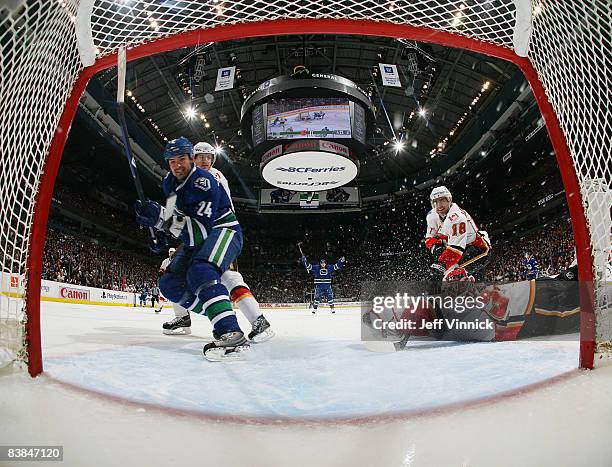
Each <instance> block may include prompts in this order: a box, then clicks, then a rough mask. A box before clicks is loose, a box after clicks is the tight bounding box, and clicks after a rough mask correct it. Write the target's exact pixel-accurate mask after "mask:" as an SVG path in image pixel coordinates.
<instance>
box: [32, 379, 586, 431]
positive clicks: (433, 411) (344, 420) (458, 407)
mask: <svg viewBox="0 0 612 467" xmlns="http://www.w3.org/2000/svg"><path fill="white" fill-rule="evenodd" d="M584 371H585V370H583V369H579V368H576V369H573V370H570V371H567V372H565V373H561V374H559V375H557V376H553V377H552V378H547V379H545V380H543V381H539V382H537V383H532V384H528V385H527V386H522V387H520V388H516V389H510V390H508V391H503V392H500V393H499V394H494V395H492V396H487V397H482V398H477V399H472V400H467V401H463V402H456V403H453V404H447V405H442V406H439V407H432V408H428V409H416V410H403V411H399V412H397V413H393V414H381V415H368V416H358V417H332V418H307V417H243V416H232V415H219V414H213V413H209V412H205V411H198V410H185V409H177V408H173V407H167V406H165V405H161V404H156V403H152V402H137V401H133V400H131V399H126V398H123V397H120V396H116V395H113V394H107V393H104V392H101V391H96V390H95V389H88V388H84V387H82V386H79V385H77V384H73V383H68V382H66V381H62V380H61V379H59V378H57V377H55V376H53V375H50V374H49V372H45V373H43V375H42V378H47V379H49V380H51V381H52V382H54V383H56V384H58V385H60V386H62V387H65V388H67V389H69V390H72V391H75V392H78V393H81V394H85V395H93V396H95V397H97V398H99V399H101V400H106V401H109V402H114V403H117V404H121V405H123V406H127V407H133V408H139V409H141V408H146V409H147V410H152V411H153V412H156V413H159V414H163V415H171V416H178V417H182V418H191V419H194V420H199V421H208V422H216V423H231V424H236V425H245V424H247V425H268V426H273V425H276V426H282V425H288V426H303V427H309V426H310V427H313V428H314V427H321V426H328V425H347V426H355V425H374V424H379V423H382V422H393V421H402V420H412V419H416V418H423V417H436V416H442V415H448V414H452V413H456V412H459V411H463V410H466V409H473V408H477V407H486V406H488V405H493V404H496V403H498V402H501V401H504V400H509V399H514V398H517V397H518V396H523V395H526V394H530V393H532V392H535V391H537V390H539V389H542V388H544V387H548V386H552V385H554V384H559V383H561V382H564V381H567V380H569V379H571V378H574V377H577V376H578V375H581V374H583V373H584Z"/></svg>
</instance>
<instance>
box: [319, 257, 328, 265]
mask: <svg viewBox="0 0 612 467" xmlns="http://www.w3.org/2000/svg"><path fill="white" fill-rule="evenodd" d="M319 264H327V260H326V259H325V258H321V259H320V260H319Z"/></svg>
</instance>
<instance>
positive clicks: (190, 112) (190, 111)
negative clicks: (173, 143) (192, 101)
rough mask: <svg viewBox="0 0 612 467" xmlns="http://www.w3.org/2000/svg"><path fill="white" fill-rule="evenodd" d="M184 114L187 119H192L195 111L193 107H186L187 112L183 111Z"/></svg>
mask: <svg viewBox="0 0 612 467" xmlns="http://www.w3.org/2000/svg"><path fill="white" fill-rule="evenodd" d="M185 113H186V114H187V118H193V117H195V116H196V111H195V109H194V108H193V107H187V110H185Z"/></svg>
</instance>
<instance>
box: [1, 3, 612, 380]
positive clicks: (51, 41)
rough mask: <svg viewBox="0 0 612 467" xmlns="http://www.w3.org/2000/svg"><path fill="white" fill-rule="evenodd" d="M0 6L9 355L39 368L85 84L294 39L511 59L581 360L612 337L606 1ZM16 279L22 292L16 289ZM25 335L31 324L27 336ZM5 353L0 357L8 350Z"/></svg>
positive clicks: (610, 16)
mask: <svg viewBox="0 0 612 467" xmlns="http://www.w3.org/2000/svg"><path fill="white" fill-rule="evenodd" d="M8 3H9V4H8V5H6V3H5V4H4V5H3V6H0V46H1V52H0V59H1V60H0V80H1V81H0V83H1V86H0V106H1V110H2V112H1V114H0V125H1V132H0V138H2V145H1V147H2V154H1V161H2V164H1V166H0V190H1V195H2V205H1V206H0V210H1V212H2V215H1V216H0V256H2V263H0V266H1V269H0V288H1V289H0V349H2V348H5V349H9V351H10V352H12V354H13V355H14V357H15V358H16V359H18V360H22V361H25V362H27V364H28V369H29V372H30V374H32V375H36V374H38V373H40V372H41V371H42V349H41V343H40V285H41V282H40V281H41V272H42V271H41V269H42V264H41V263H42V254H43V249H44V243H45V232H46V227H47V219H48V214H49V209H50V205H51V196H52V193H53V187H54V183H55V178H56V175H57V171H58V169H59V165H60V160H61V155H62V152H63V149H64V145H65V142H66V139H67V136H68V132H69V130H70V125H71V123H72V120H73V118H74V115H75V113H76V110H77V108H78V105H79V100H80V98H81V96H82V94H83V92H84V90H85V87H86V85H87V83H88V81H89V79H90V78H91V77H92V76H93V75H94V74H95V73H97V72H99V71H102V70H104V69H107V68H110V67H113V66H115V65H116V63H117V49H118V48H119V47H120V46H127V48H128V50H127V58H128V60H134V59H138V58H142V57H145V56H148V55H152V54H156V53H161V52H165V51H170V50H174V49H177V48H181V47H188V46H195V45H198V44H205V43H209V42H219V41H225V40H236V39H241V38H246V37H264V36H268V37H272V36H275V35H290V34H344V35H367V36H381V37H390V38H402V39H410V40H416V41H423V42H431V43H436V44H440V45H445V46H449V47H456V48H463V49H467V50H471V51H475V52H479V53H482V54H485V55H490V56H494V57H497V58H500V59H504V60H508V61H511V62H513V63H514V64H515V65H516V66H518V67H519V68H520V69H521V70H522V72H523V73H524V74H525V77H526V79H527V80H528V81H529V84H530V85H531V88H532V90H533V93H534V96H535V98H536V100H537V103H538V105H539V108H540V111H541V113H542V116H543V117H544V120H545V122H546V127H547V130H548V133H549V136H550V139H551V141H552V144H553V147H554V150H555V153H556V157H557V161H558V164H559V169H560V172H561V176H562V178H563V183H564V186H565V191H566V195H567V202H568V206H569V210H570V215H571V218H572V227H573V231H574V238H575V243H576V251H577V258H578V265H579V277H580V280H581V281H582V284H583V287H582V288H581V299H582V300H581V318H582V320H581V348H580V366H581V367H585V368H591V367H592V366H593V362H594V355H595V351H596V345H597V344H598V343H605V342H609V341H610V340H611V337H612V325H611V322H610V316H609V314H610V310H609V301H608V300H609V297H608V296H607V295H606V293H605V292H606V291H605V286H606V282H605V280H606V279H605V268H606V266H607V265H608V262H609V257H608V255H609V252H610V237H609V234H610V213H609V211H610V183H611V178H612V177H611V168H610V163H609V154H610V153H609V151H610V148H611V147H612V129H611V127H610V121H611V119H610V112H609V110H607V109H608V107H609V102H608V100H607V97H606V92H607V90H609V89H611V88H612V82H611V80H612V78H611V76H612V63H611V58H610V54H609V51H610V50H611V49H612V44H611V40H610V30H609V25H610V24H612V5H611V4H610V3H609V2H608V1H607V0H591V1H579V0H565V1H563V0H555V1H552V0H541V1H536V0H534V1H533V3H532V1H531V0H488V1H486V2H485V1H480V0H479V1H476V0H464V1H460V0H411V1H407V0H394V1H379V0H376V1H373V0H318V1H312V2H303V1H301V0H266V1H263V0H261V1H258V0H238V1H233V2H227V1H226V2H224V1H221V0H218V1H204V2H202V1H184V2H180V3H176V4H170V3H161V2H157V1H154V0H147V1H138V0H116V1H108V0H96V1H94V0H81V1H80V2H76V0H34V1H29V2H20V1H19V0H15V1H13V2H8ZM14 277H17V280H18V282H19V285H18V287H17V288H16V289H15V288H9V287H8V286H7V284H9V283H11V282H14V280H13V278H14ZM23 331H25V332H23ZM1 355H2V354H0V358H1Z"/></svg>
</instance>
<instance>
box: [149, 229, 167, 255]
mask: <svg viewBox="0 0 612 467" xmlns="http://www.w3.org/2000/svg"><path fill="white" fill-rule="evenodd" d="M167 247H168V237H167V236H166V233H165V232H163V231H161V230H156V231H155V240H153V238H150V239H149V249H150V250H151V251H152V252H153V253H155V254H157V253H161V252H162V251H165V250H166V248H167Z"/></svg>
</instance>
